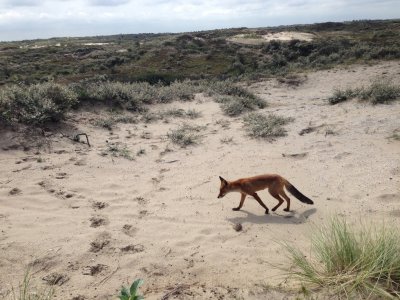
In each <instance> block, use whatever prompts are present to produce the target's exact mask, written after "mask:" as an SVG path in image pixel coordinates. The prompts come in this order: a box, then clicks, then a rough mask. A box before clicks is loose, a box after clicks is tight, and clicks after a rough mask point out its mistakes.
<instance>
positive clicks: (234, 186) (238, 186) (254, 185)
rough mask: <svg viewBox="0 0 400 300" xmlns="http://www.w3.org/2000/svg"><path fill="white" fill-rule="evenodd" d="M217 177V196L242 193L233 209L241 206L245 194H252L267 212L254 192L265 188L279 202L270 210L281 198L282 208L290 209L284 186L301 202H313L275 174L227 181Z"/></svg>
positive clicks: (266, 210)
mask: <svg viewBox="0 0 400 300" xmlns="http://www.w3.org/2000/svg"><path fill="white" fill-rule="evenodd" d="M219 178H220V180H221V187H220V191H219V195H218V198H222V197H224V196H225V195H226V194H227V193H230V192H239V193H241V194H242V197H241V199H240V204H239V206H238V207H235V208H233V210H240V209H241V208H242V206H243V203H244V200H245V199H246V196H247V195H250V196H253V197H254V198H255V199H256V200H257V202H258V203H259V204H260V205H261V206H262V207H264V208H265V213H266V214H268V213H269V209H268V207H267V206H266V205H265V204H264V202H262V200H261V199H260V197H259V196H258V195H257V193H256V192H257V191H260V190H264V189H267V188H268V192H269V193H270V194H271V196H272V197H274V198H275V199H277V200H278V201H279V203H278V204H277V205H276V206H275V207H274V208H272V211H275V210H277V208H278V207H279V206H281V204H282V203H283V202H284V200H283V199H285V200H286V203H287V206H286V208H285V209H283V210H284V211H290V198H289V197H288V196H287V195H286V193H285V191H284V189H283V187H286V189H287V190H288V191H289V192H290V193H291V194H292V195H293V196H295V197H296V198H297V199H299V200H300V201H301V202H303V203H307V204H314V202H313V201H312V200H311V199H309V198H307V197H306V196H304V195H303V194H302V193H300V192H299V191H298V190H297V189H296V188H295V187H294V186H293V185H292V184H291V183H290V182H289V181H287V180H286V179H285V178H283V177H282V176H280V175H277V174H265V175H259V176H254V177H248V178H241V179H238V180H235V181H227V180H225V179H224V178H222V177H221V176H220V177H219ZM282 197H283V199H282Z"/></svg>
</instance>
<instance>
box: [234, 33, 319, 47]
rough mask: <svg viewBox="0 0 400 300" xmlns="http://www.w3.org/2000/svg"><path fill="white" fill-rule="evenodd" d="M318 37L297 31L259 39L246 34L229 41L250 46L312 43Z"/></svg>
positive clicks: (267, 35) (273, 34) (263, 36)
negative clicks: (296, 42)
mask: <svg viewBox="0 0 400 300" xmlns="http://www.w3.org/2000/svg"><path fill="white" fill-rule="evenodd" d="M315 37H316V35H315V34H313V33H307V32H297V31H280V32H269V33H268V34H264V35H260V36H258V37H257V38H251V37H246V34H238V35H235V36H233V37H231V38H228V41H231V42H234V43H239V44H249V45H259V44H262V43H266V42H270V41H273V40H275V41H286V42H287V41H291V40H299V41H308V42H309V41H312V40H313V39H314V38H315Z"/></svg>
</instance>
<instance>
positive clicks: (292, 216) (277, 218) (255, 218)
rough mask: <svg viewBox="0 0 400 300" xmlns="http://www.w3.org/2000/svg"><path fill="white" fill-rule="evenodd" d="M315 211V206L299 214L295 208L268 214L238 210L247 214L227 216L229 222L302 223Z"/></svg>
mask: <svg viewBox="0 0 400 300" xmlns="http://www.w3.org/2000/svg"><path fill="white" fill-rule="evenodd" d="M316 211H317V209H316V208H310V209H308V210H306V211H304V212H302V213H301V214H297V213H296V211H295V210H292V211H291V212H290V213H286V214H280V212H278V213H275V212H270V214H268V215H255V214H253V213H251V212H249V211H247V210H241V211H240V212H243V213H246V214H247V216H243V217H235V218H228V221H229V222H232V223H234V224H236V223H241V224H242V223H254V224H267V223H277V224H303V223H305V222H306V221H307V219H308V218H309V217H310V216H311V215H313V214H314V213H315V212H316Z"/></svg>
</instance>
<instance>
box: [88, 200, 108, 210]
mask: <svg viewBox="0 0 400 300" xmlns="http://www.w3.org/2000/svg"><path fill="white" fill-rule="evenodd" d="M107 206H108V203H106V202H101V201H96V202H93V204H92V208H93V209H94V210H100V209H104V208H106V207H107Z"/></svg>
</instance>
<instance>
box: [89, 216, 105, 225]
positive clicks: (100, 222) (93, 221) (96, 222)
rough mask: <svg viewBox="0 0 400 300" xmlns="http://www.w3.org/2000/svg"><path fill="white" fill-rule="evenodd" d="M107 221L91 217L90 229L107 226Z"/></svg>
mask: <svg viewBox="0 0 400 300" xmlns="http://www.w3.org/2000/svg"><path fill="white" fill-rule="evenodd" d="M107 224H108V221H107V220H106V219H105V218H102V217H92V218H90V227H94V228H96V227H99V226H104V225H107Z"/></svg>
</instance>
